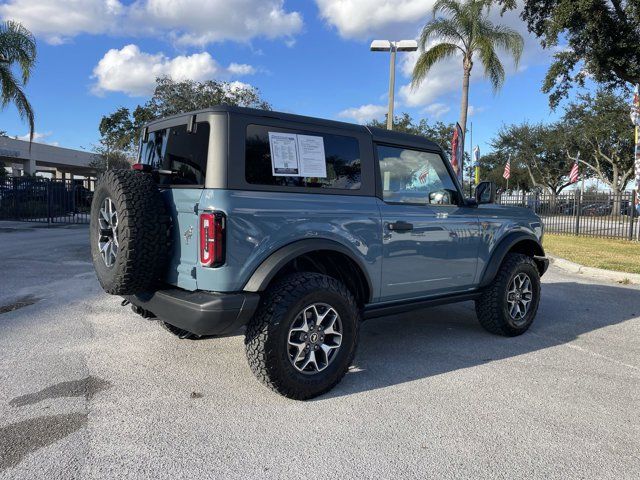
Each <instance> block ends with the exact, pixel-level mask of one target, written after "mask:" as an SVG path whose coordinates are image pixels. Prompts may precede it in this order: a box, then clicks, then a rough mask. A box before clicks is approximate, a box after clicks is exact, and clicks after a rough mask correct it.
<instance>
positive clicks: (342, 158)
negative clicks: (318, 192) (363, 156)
mask: <svg viewBox="0 0 640 480" xmlns="http://www.w3.org/2000/svg"><path fill="white" fill-rule="evenodd" d="M270 133H271V141H270V135H269V134H270ZM277 134H282V135H281V136H280V140H281V142H280V143H274V138H275V137H276V136H277ZM296 139H300V142H302V143H298V144H296ZM287 140H290V141H291V147H290V148H288V147H287V146H286V145H285V143H283V142H286V141H287ZM302 144H304V145H305V146H303V147H301V148H298V146H299V145H302ZM272 145H276V146H277V148H278V152H276V153H275V155H276V157H273V158H272V152H271V148H272ZM305 148H306V149H307V151H306V152H303V151H302V150H304V149H305ZM322 149H323V150H324V155H322V153H321V152H322ZM305 153H306V154H307V159H308V158H311V159H312V161H314V162H315V163H314V165H313V169H314V171H315V172H317V173H316V175H318V176H303V172H304V167H303V166H302V165H301V162H302V161H303V160H302V157H303V156H304V155H305ZM318 155H320V157H321V158H319V159H318V158H317V156H318ZM314 156H315V157H316V158H315V159H314V158H313V157H314ZM277 157H280V158H284V157H286V160H287V163H286V167H287V168H280V167H282V166H283V164H282V163H283V162H282V161H281V159H280V158H277ZM316 160H319V162H318V161H316ZM318 163H319V164H318ZM245 178H246V180H247V182H248V183H251V184H255V185H270V186H283V187H310V188H332V189H338V190H359V189H360V185H361V181H362V173H361V162H360V146H359V144H358V140H357V139H356V138H354V137H349V136H344V135H330V134H325V133H317V132H309V131H297V130H288V129H283V128H277V127H269V126H264V125H249V126H247V138H246V146H245Z"/></svg>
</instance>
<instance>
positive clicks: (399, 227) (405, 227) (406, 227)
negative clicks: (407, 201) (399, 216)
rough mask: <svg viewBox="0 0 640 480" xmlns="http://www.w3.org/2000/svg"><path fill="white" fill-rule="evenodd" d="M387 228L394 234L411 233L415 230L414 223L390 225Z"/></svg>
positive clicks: (401, 222)
mask: <svg viewBox="0 0 640 480" xmlns="http://www.w3.org/2000/svg"><path fill="white" fill-rule="evenodd" d="M387 227H388V228H389V230H391V231H392V232H409V231H411V230H413V223H408V222H403V221H399V222H393V223H389V224H387Z"/></svg>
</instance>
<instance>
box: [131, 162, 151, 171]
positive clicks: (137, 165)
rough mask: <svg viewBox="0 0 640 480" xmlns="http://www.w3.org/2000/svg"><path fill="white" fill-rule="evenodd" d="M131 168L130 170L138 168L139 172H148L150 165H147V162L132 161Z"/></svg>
mask: <svg viewBox="0 0 640 480" xmlns="http://www.w3.org/2000/svg"><path fill="white" fill-rule="evenodd" d="M131 169H132V170H140V171H141V172H150V171H151V165H149V164H147V163H134V164H133V165H131Z"/></svg>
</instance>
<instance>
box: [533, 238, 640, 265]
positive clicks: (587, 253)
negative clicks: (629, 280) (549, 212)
mask: <svg viewBox="0 0 640 480" xmlns="http://www.w3.org/2000/svg"><path fill="white" fill-rule="evenodd" d="M543 245H544V249H545V252H546V253H548V254H550V255H553V256H556V257H560V258H564V259H566V260H570V261H572V262H575V263H579V264H580V265H585V266H587V267H596V268H605V269H607V270H616V271H618V272H627V273H640V242H629V241H627V240H609V239H604V238H589V237H576V236H573V235H554V234H548V233H547V234H545V236H544V241H543Z"/></svg>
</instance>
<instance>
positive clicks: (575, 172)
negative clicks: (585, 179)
mask: <svg viewBox="0 0 640 480" xmlns="http://www.w3.org/2000/svg"><path fill="white" fill-rule="evenodd" d="M579 175H580V169H579V168H578V159H577V158H576V161H575V162H573V165H572V166H571V171H570V172H569V181H570V182H571V183H576V182H577V181H578V177H579Z"/></svg>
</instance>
